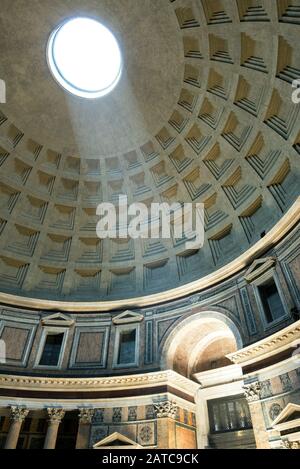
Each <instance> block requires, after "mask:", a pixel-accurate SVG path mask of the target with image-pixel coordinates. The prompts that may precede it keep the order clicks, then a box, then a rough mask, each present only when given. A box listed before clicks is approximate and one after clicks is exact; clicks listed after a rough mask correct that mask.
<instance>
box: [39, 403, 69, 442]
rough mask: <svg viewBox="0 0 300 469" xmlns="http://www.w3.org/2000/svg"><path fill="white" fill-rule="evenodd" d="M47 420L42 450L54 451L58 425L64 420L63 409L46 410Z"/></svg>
mask: <svg viewBox="0 0 300 469" xmlns="http://www.w3.org/2000/svg"><path fill="white" fill-rule="evenodd" d="M47 412H48V415H49V420H48V428H47V433H46V438H45V443H44V449H55V446H56V440H57V434H58V429H59V425H60V423H61V421H62V419H63V418H64V415H65V411H64V410H63V409H47Z"/></svg>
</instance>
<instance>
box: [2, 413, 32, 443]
mask: <svg viewBox="0 0 300 469" xmlns="http://www.w3.org/2000/svg"><path fill="white" fill-rule="evenodd" d="M28 412H29V410H27V409H25V408H24V407H17V406H12V407H11V414H10V420H11V424H10V428H9V432H8V435H7V438H6V442H5V446H4V448H5V449H15V448H16V447H17V444H18V439H19V435H20V431H21V427H22V423H23V422H24V420H25V418H26V417H27V415H28Z"/></svg>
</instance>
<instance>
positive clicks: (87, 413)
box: [79, 408, 95, 425]
mask: <svg viewBox="0 0 300 469" xmlns="http://www.w3.org/2000/svg"><path fill="white" fill-rule="evenodd" d="M94 413H95V409H85V408H82V409H79V423H81V424H83V425H89V424H91V423H92V419H93V416H94Z"/></svg>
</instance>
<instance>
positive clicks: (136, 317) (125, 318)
mask: <svg viewBox="0 0 300 469" xmlns="http://www.w3.org/2000/svg"><path fill="white" fill-rule="evenodd" d="M143 319H144V316H142V315H141V314H138V313H134V312H132V311H129V310H127V311H124V312H123V313H121V314H119V315H118V316H116V317H115V318H113V323H114V324H130V323H133V322H141V321H142V320H143Z"/></svg>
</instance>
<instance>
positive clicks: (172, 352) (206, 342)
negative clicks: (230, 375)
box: [161, 311, 243, 378]
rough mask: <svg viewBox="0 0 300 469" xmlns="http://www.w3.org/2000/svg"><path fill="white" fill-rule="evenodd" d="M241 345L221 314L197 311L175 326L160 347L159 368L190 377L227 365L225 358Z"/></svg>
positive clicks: (232, 326)
mask: <svg viewBox="0 0 300 469" xmlns="http://www.w3.org/2000/svg"><path fill="white" fill-rule="evenodd" d="M242 346H243V343H242V338H241V334H240V332H239V330H238V328H237V326H236V325H235V324H234V322H233V321H232V320H231V319H229V318H228V317H227V316H226V315H225V314H222V313H220V312H216V311H205V312H200V313H197V314H194V315H192V316H189V317H188V318H185V319H183V320H182V321H180V322H178V323H177V324H176V327H174V329H173V330H172V332H171V334H170V335H169V336H168V338H167V339H166V341H165V343H164V345H163V349H162V358H161V366H162V368H163V369H172V370H174V371H176V372H177V373H179V374H181V375H183V376H186V377H188V378H192V377H193V375H194V374H195V373H199V372H201V371H207V370H210V369H214V368H220V367H223V366H228V365H231V364H232V363H231V362H230V361H229V359H228V358H226V355H227V354H229V353H232V352H235V351H237V350H238V349H240V348H242Z"/></svg>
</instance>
